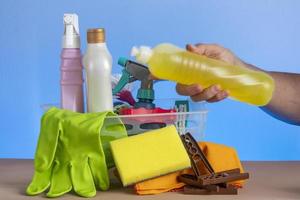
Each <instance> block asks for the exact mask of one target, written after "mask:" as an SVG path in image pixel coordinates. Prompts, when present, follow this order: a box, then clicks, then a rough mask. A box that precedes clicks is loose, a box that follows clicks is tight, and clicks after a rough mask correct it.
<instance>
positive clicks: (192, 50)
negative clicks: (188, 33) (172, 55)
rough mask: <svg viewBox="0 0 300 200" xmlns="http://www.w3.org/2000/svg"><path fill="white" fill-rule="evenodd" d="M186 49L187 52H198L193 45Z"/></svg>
mask: <svg viewBox="0 0 300 200" xmlns="http://www.w3.org/2000/svg"><path fill="white" fill-rule="evenodd" d="M185 48H186V50H188V51H191V52H194V51H196V49H197V47H196V46H194V45H192V44H187V45H186V46H185Z"/></svg>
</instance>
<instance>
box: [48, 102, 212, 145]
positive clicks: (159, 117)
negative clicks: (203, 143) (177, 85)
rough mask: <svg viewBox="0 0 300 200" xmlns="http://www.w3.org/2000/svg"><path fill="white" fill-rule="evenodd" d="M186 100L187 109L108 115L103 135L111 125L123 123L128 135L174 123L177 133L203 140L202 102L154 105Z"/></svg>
mask: <svg viewBox="0 0 300 200" xmlns="http://www.w3.org/2000/svg"><path fill="white" fill-rule="evenodd" d="M176 101H177V102H178V101H181V102H182V101H186V102H187V104H188V111H180V110H179V111H178V110H177V112H171V113H154V114H137V115H118V116H108V117H106V119H105V121H104V125H103V127H102V131H105V135H109V134H110V131H111V130H112V132H111V134H112V135H113V134H114V133H113V130H114V129H113V127H114V126H116V125H120V123H122V124H124V125H125V127H126V130H127V134H128V135H129V136H132V135H136V134H140V133H143V132H147V131H150V130H153V129H156V128H162V127H165V126H168V125H174V126H175V127H176V128H177V130H178V132H179V134H185V133H187V132H189V133H191V134H192V135H193V136H194V137H195V138H196V139H197V140H203V138H204V135H205V134H204V129H205V124H206V117H207V112H208V111H207V109H206V108H205V103H204V102H193V101H191V100H190V99H159V100H155V101H154V103H155V105H156V107H160V108H163V109H174V108H175V102H176ZM52 106H55V107H59V105H58V104H45V105H43V106H42V109H43V110H44V111H45V110H47V109H49V108H50V107H52Z"/></svg>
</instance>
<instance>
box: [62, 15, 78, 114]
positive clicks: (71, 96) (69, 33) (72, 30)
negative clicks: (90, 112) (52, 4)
mask: <svg viewBox="0 0 300 200" xmlns="http://www.w3.org/2000/svg"><path fill="white" fill-rule="evenodd" d="M64 26H65V31H64V36H63V44H62V46H63V49H62V52H61V68H60V70H61V81H60V84H61V107H62V108H63V109H67V110H72V111H75V112H83V88H82V84H83V78H82V64H81V52H80V36H79V27H78V16H77V15H76V14H64Z"/></svg>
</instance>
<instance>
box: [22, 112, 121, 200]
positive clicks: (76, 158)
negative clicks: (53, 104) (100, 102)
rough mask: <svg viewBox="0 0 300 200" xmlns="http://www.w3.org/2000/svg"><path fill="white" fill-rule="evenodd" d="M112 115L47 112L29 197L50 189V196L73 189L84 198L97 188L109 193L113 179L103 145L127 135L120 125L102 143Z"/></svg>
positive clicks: (90, 195)
mask: <svg viewBox="0 0 300 200" xmlns="http://www.w3.org/2000/svg"><path fill="white" fill-rule="evenodd" d="M110 115H113V114H112V113H110V112H104V113H88V114H80V113H73V112H70V111H66V110H60V109H56V108H52V109H50V110H49V111H48V112H47V113H45V115H44V116H43V118H42V123H41V132H40V137H39V142H38V146H37V151H36V155H35V173H34V176H33V180H32V182H31V184H30V185H29V186H28V188H27V191H26V192H27V194H29V195H35V194H39V193H41V192H43V191H45V190H46V189H47V188H48V187H49V186H50V190H49V192H48V193H47V196H48V197H57V196H61V195H63V194H65V193H67V192H69V191H70V190H72V189H74V191H75V192H76V193H77V194H78V195H80V196H83V197H92V196H94V195H95V194H96V188H99V189H101V190H107V189H108V187H109V177H108V170H107V165H106V158H105V155H104V151H103V148H102V143H104V144H105V145H106V143H108V142H109V141H111V140H113V139H115V138H114V137H117V138H120V137H124V136H126V131H125V128H124V126H123V125H122V124H121V123H118V125H112V126H110V127H111V128H110V129H109V130H106V131H103V132H105V133H106V134H108V133H109V132H110V131H112V132H111V133H114V131H116V132H115V133H114V134H111V136H108V135H104V136H103V137H101V140H100V136H99V133H102V131H101V128H102V125H103V123H104V120H105V117H106V116H110ZM100 135H101V134H100ZM101 141H102V143H101ZM107 154H110V152H109V151H107ZM110 159H111V158H110ZM111 164H113V163H111Z"/></svg>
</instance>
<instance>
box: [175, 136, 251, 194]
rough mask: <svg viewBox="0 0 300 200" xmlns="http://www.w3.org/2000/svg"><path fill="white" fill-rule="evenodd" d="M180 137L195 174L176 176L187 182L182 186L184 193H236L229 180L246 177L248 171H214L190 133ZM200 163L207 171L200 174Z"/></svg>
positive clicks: (247, 176) (236, 189)
mask: <svg viewBox="0 0 300 200" xmlns="http://www.w3.org/2000/svg"><path fill="white" fill-rule="evenodd" d="M181 139H182V141H183V144H184V146H185V148H186V150H187V152H188V155H189V157H190V159H191V164H192V169H193V172H194V174H195V175H190V174H182V175H180V176H179V177H178V179H179V181H181V182H184V183H186V184H187V185H186V186H185V187H184V193H185V194H206V195H207V194H222V195H224V194H237V192H238V188H237V187H235V186H234V185H232V184H230V183H229V182H231V181H237V180H244V179H248V178H249V173H241V172H240V169H238V168H237V169H232V170H226V171H222V172H215V171H214V169H213V168H212V166H211V165H210V163H209V162H208V160H207V158H206V157H205V155H204V153H203V152H202V150H201V149H200V147H199V146H198V143H197V142H196V140H195V139H194V138H193V136H192V135H191V134H190V133H186V134H184V135H181ZM201 163H202V164H203V165H204V167H205V168H206V170H207V172H208V173H206V174H201V172H200V168H199V165H200V164H201Z"/></svg>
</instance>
